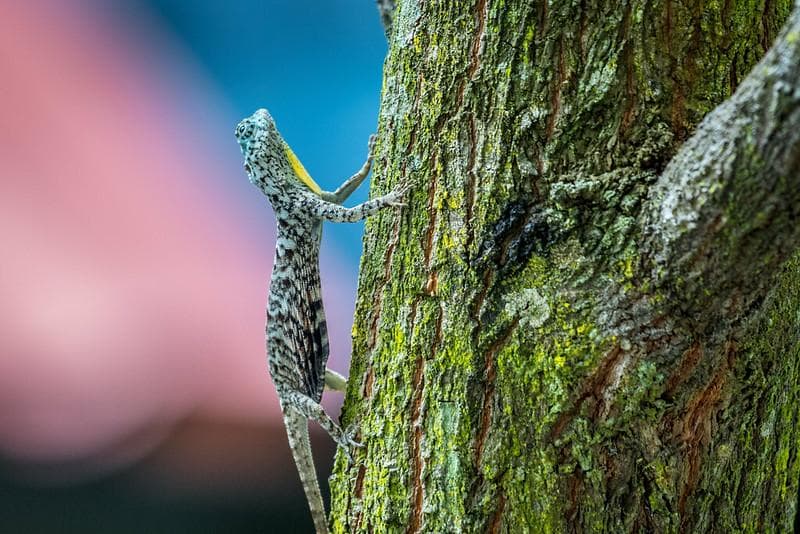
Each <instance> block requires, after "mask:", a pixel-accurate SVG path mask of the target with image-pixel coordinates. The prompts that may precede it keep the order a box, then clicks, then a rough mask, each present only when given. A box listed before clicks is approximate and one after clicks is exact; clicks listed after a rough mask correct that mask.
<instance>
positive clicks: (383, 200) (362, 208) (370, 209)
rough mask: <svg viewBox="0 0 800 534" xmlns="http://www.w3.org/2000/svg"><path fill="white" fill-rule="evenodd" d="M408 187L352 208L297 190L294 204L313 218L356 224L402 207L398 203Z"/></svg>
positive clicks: (309, 192) (402, 187) (401, 204)
mask: <svg viewBox="0 0 800 534" xmlns="http://www.w3.org/2000/svg"><path fill="white" fill-rule="evenodd" d="M408 188H409V186H408V185H407V184H406V185H403V186H401V187H399V188H397V189H395V190H394V191H392V192H391V193H387V194H385V195H383V196H380V197H378V198H373V199H372V200H368V201H366V202H363V203H361V204H358V205H356V206H353V207H352V208H345V207H344V206H340V205H339V204H335V203H333V202H328V201H326V200H324V199H322V198H320V197H319V196H317V195H315V194H314V193H312V192H311V191H307V190H301V189H298V190H296V191H295V194H296V195H297V197H296V203H297V206H298V208H299V209H302V210H305V211H306V212H308V213H310V214H311V215H313V216H315V217H319V218H320V219H325V220H326V221H331V222H356V221H360V220H362V219H365V218H367V217H369V216H370V215H373V214H375V213H377V212H378V211H380V210H382V209H384V208H387V207H390V206H392V207H402V206H403V205H404V204H403V203H402V202H401V201H400V200H401V199H402V198H403V195H404V194H405V193H406V191H407V190H408Z"/></svg>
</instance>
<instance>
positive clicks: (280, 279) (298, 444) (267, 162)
mask: <svg viewBox="0 0 800 534" xmlns="http://www.w3.org/2000/svg"><path fill="white" fill-rule="evenodd" d="M236 138H237V139H238V141H239V145H240V146H241V148H242V153H243V154H244V168H245V171H246V172H247V175H248V177H249V178H250V182H252V183H253V184H254V185H256V186H258V188H259V189H261V191H262V192H263V193H264V194H265V195H266V196H267V198H268V199H269V202H270V204H272V208H273V210H274V211H275V218H276V219H277V227H278V236H277V240H276V248H275V262H274V265H273V268H272V279H271V280H270V288H269V302H268V304H267V326H266V334H267V352H268V355H269V357H268V361H269V371H270V375H271V376H272V381H273V383H274V384H275V389H276V390H277V393H278V399H279V400H280V405H281V410H282V412H283V421H284V423H285V425H286V434H287V436H288V438H289V447H290V448H291V450H292V455H293V456H294V461H295V464H296V465H297V471H298V473H299V475H300V480H301V482H302V484H303V489H304V491H305V494H306V498H307V499H308V505H309V508H310V509H311V515H312V517H313V520H314V527H315V528H316V530H317V532H318V533H327V532H328V528H327V521H326V516H325V509H324V506H323V503H322V496H321V494H320V490H319V482H318V481H317V476H316V472H315V471H314V463H313V459H312V456H311V444H310V442H309V439H308V421H309V420H311V419H313V420H314V421H316V422H317V423H319V425H320V426H321V427H322V428H324V429H325V430H326V431H327V432H328V434H330V435H331V437H332V438H333V439H334V441H336V443H337V444H338V445H340V446H342V447H343V448H344V450H345V452H346V453H347V455H348V457H350V452H349V449H350V447H352V446H358V445H359V444H358V443H356V442H355V441H354V440H353V439H352V437H351V436H349V435H348V434H347V433H345V432H344V431H342V429H341V428H340V427H339V426H338V425H337V424H336V423H335V422H334V421H333V420H332V419H331V418H330V416H328V414H327V413H325V411H324V410H323V408H322V406H321V405H320V399H321V398H322V391H323V388H324V387H327V388H328V389H334V390H338V391H344V389H345V384H346V382H345V379H344V377H342V376H341V375H339V374H337V373H335V372H334V371H331V370H329V369H326V367H325V365H326V362H327V360H328V332H327V325H326V323H325V312H324V310H323V307H322V295H321V286H320V276H319V246H320V240H321V238H322V221H325V220H327V221H334V222H355V221H359V220H361V219H364V218H365V217H368V216H370V215H372V214H374V213H376V212H377V211H379V210H381V209H383V208H386V207H392V206H394V207H400V206H402V205H403V204H402V203H401V199H402V197H403V195H404V194H405V192H406V190H407V189H408V187H407V186H406V185H404V186H401V187H399V188H397V189H395V190H394V191H392V192H391V193H388V194H386V195H383V196H380V197H378V198H374V199H372V200H369V201H367V202H364V203H362V204H359V205H357V206H354V207H352V208H345V207H343V206H342V205H341V204H342V202H344V201H345V200H346V199H347V197H349V196H350V194H351V193H352V192H353V191H354V190H355V189H356V188H357V187H358V186H359V185H361V183H362V182H363V181H364V179H365V178H366V177H367V174H369V169H370V166H371V164H372V150H373V147H374V140H375V138H374V136H372V137H371V138H370V143H369V156H368V157H367V161H366V162H365V163H364V165H363V166H362V167H361V169H360V170H359V171H358V172H357V173H356V174H354V175H353V176H352V177H350V178H349V179H347V180H346V181H345V182H344V183H343V184H342V185H341V186H340V187H339V188H338V189H337V190H336V191H334V192H328V191H323V190H322V189H321V188H320V187H319V185H317V184H316V182H314V180H312V179H311V176H309V174H308V172H306V170H305V169H304V168H303V165H302V164H301V163H300V160H298V159H297V156H295V155H294V152H292V150H291V148H289V145H288V144H287V143H286V141H284V139H283V137H281V135H280V133H278V130H277V128H276V127H275V121H274V120H273V119H272V117H271V116H270V114H269V113H268V112H267V110H265V109H259V110H258V111H256V112H255V113H254V114H253V115H252V116H250V117H248V118H246V119H244V120H243V121H241V122H240V123H239V124H238V126H237V127H236Z"/></svg>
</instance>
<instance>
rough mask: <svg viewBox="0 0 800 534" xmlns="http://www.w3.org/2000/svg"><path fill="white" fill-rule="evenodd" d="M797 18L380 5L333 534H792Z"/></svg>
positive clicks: (677, 8)
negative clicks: (373, 138)
mask: <svg viewBox="0 0 800 534" xmlns="http://www.w3.org/2000/svg"><path fill="white" fill-rule="evenodd" d="M790 10H791V5H790V2H789V1H788V0H765V1H764V2H755V1H736V0H726V1H724V2H707V1H702V0H685V1H684V2H673V1H664V0H651V1H646V2H607V3H597V2H592V1H589V0H580V1H578V0H574V1H572V2H546V1H542V0H534V1H532V0H477V1H476V2H473V1H470V2H449V3H446V2H431V1H425V2H423V1H422V0H401V1H400V2H399V5H398V7H397V12H396V13H394V17H393V19H392V20H393V22H392V26H391V36H390V51H389V55H388V58H387V60H386V64H385V77H384V86H383V101H382V104H381V112H380V130H379V145H378V149H377V157H376V160H375V168H374V170H375V177H374V178H373V182H372V183H373V193H374V194H377V193H380V192H387V191H389V190H390V189H391V188H392V187H393V185H394V184H397V183H399V182H403V181H410V182H411V183H413V187H412V189H411V191H410V193H409V195H408V199H407V206H406V207H405V208H404V209H403V210H402V211H398V212H395V213H391V212H387V213H384V214H382V215H379V216H377V217H375V218H373V219H372V220H371V221H369V222H368V223H367V231H366V236H365V244H364V256H363V260H362V265H361V276H360V282H359V296H358V304H357V310H356V320H355V325H354V327H353V361H352V368H351V373H350V377H351V379H350V385H349V389H348V392H347V397H346V402H345V409H344V413H343V424H344V425H345V426H348V427H354V428H356V429H357V434H356V439H357V441H359V442H362V443H363V444H364V447H363V448H360V449H358V450H356V451H355V453H354V457H355V463H354V464H353V465H348V464H347V461H346V458H345V457H344V456H343V455H342V454H339V456H338V457H337V463H336V467H335V472H334V475H333V477H332V478H331V489H332V495H333V503H332V522H333V527H334V530H335V531H336V532H340V533H344V532H433V533H444V532H512V533H520V532H569V531H577V532H603V531H605V532H629V531H633V532H678V531H685V532H734V531H747V532H763V531H783V532H787V531H791V529H792V525H793V521H794V516H795V512H796V506H797V499H798V479H800V458H799V457H798V449H799V448H800V433H798V431H797V426H798V424H797V422H798V415H799V412H800V333H798V332H800V256H798V254H797V250H798V245H799V244H800V178H799V177H798V176H800V15H798V14H797V13H795V14H794V15H792V16H791V17H789V14H790ZM787 20H788V22H787V24H786V30H785V31H784V32H783V33H782V34H781V35H780V36H778V34H779V31H780V28H781V26H782V25H783V24H784V22H786V21H787ZM776 37H777V38H778V41H777V43H778V44H776V47H775V48H774V49H773V50H772V51H771V52H770V53H769V54H767V55H766V57H764V59H763V61H762V62H761V63H759V64H758V66H757V67H755V68H754V66H755V65H756V63H757V62H758V61H759V60H760V59H761V58H762V56H764V54H765V52H766V50H767V49H768V48H769V47H770V46H771V44H772V42H773V40H774V39H775V38H776ZM751 69H752V72H751ZM748 73H750V74H748ZM723 102H724V103H723ZM720 104H721V105H720ZM718 106H719V107H718ZM715 108H716V109H715ZM704 117H706V118H705V120H703V122H702V124H701V123H700V121H701V120H702V119H703V118H704Z"/></svg>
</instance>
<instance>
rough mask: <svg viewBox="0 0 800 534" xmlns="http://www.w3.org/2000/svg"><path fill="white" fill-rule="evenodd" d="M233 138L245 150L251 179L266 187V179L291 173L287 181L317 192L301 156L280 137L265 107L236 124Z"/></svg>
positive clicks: (262, 187)
mask: <svg viewBox="0 0 800 534" xmlns="http://www.w3.org/2000/svg"><path fill="white" fill-rule="evenodd" d="M236 139H237V140H238V141H239V146H240V147H241V148H242V154H244V169H245V171H247V176H248V177H249V178H250V182H252V183H253V184H255V185H257V186H258V187H260V188H261V189H262V190H264V191H266V189H265V188H267V187H268V186H274V185H275V184H274V183H272V184H267V180H276V179H280V177H284V178H286V177H291V178H290V179H289V181H290V182H292V183H295V184H297V186H299V187H307V188H308V189H310V190H311V191H313V192H314V193H316V194H320V193H321V189H320V187H319V185H317V183H316V182H314V180H312V179H311V176H309V174H308V172H307V171H306V170H305V169H304V168H303V165H302V164H301V163H300V160H299V159H297V156H295V155H294V152H292V149H291V148H289V145H287V144H286V141H284V140H283V137H281V134H279V133H278V129H277V128H276V127H275V121H274V120H273V119H272V117H271V116H270V114H269V112H268V111H267V110H266V109H259V110H258V111H256V112H255V113H253V114H252V115H251V116H250V117H247V118H246V119H244V120H243V121H242V122H240V123H239V124H238V125H237V126H236Z"/></svg>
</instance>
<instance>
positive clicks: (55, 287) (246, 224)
mask: <svg viewBox="0 0 800 534" xmlns="http://www.w3.org/2000/svg"><path fill="white" fill-rule="evenodd" d="M89 5H90V4H69V3H66V2H50V3H46V4H45V3H37V2H31V3H27V2H4V3H0V73H2V74H1V75H0V76H1V78H0V125H1V126H2V128H0V246H1V247H2V259H1V260H0V339H1V340H2V341H0V349H1V351H2V352H0V457H1V458H2V459H3V464H4V465H5V468H6V472H7V478H8V477H10V480H12V485H13V484H16V483H17V482H19V481H20V480H23V481H26V482H25V484H28V485H29V486H31V485H32V487H36V485H37V484H38V485H41V484H45V485H59V484H60V485H64V484H80V483H83V482H82V481H85V480H87V479H92V478H96V477H103V476H107V475H109V474H113V473H115V472H118V471H120V470H125V469H134V471H133V472H134V474H135V476H133V478H132V480H135V481H136V482H135V484H141V485H144V486H147V487H155V488H160V489H158V490H157V491H167V490H165V489H164V488H172V489H171V490H170V491H179V489H180V488H184V489H185V488H189V490H187V491H189V492H190V493H191V492H200V493H204V492H206V493H208V492H210V493H214V494H216V493H220V492H222V493H225V492H233V494H239V493H242V492H245V493H246V492H248V491H251V490H252V491H253V492H254V493H258V492H262V491H266V490H265V489H264V486H268V485H274V486H276V487H277V488H278V489H280V488H281V487H282V485H284V484H290V485H291V487H292V491H295V492H296V491H298V489H299V483H297V482H296V480H295V478H296V475H295V474H294V470H293V467H292V465H291V463H290V462H291V460H290V456H289V453H288V448H287V446H286V441H285V437H284V433H283V429H282V426H281V425H280V421H279V411H278V404H277V400H276V398H275V394H274V389H273V387H272V384H271V382H270V380H269V378H268V375H267V371H266V363H265V362H266V359H265V354H264V336H263V327H264V306H265V299H266V292H267V283H268V276H269V270H270V266H271V261H272V254H273V250H272V249H273V244H274V242H273V239H274V228H273V224H272V214H271V211H270V210H269V208H268V205H267V203H266V201H265V199H263V197H261V195H260V193H259V192H258V191H256V190H255V189H253V188H252V186H250V185H249V184H248V183H247V179H246V177H245V175H244V172H243V171H242V168H241V157H240V154H239V149H238V146H237V144H236V142H235V139H234V137H233V128H234V126H235V124H236V121H237V120H238V119H239V118H241V117H238V116H236V111H234V110H232V109H231V106H230V104H228V103H227V102H226V100H225V99H224V98H223V97H222V96H221V95H220V94H219V92H218V91H217V90H216V89H215V85H214V83H213V82H212V81H210V80H209V79H208V77H207V76H206V75H205V74H204V72H203V68H202V67H200V66H198V65H197V64H196V63H194V62H193V60H192V59H191V57H190V54H187V53H186V52H185V50H182V48H181V45H180V43H178V42H177V41H175V40H174V39H171V38H170V36H169V35H168V34H167V33H166V32H164V31H162V30H161V29H160V28H159V26H158V24H157V22H155V21H154V20H147V19H145V20H138V21H137V23H136V27H135V28H134V27H121V26H120V25H118V24H117V25H114V24H110V23H109V22H108V20H106V19H104V18H103V15H102V14H100V15H97V14H94V13H92V12H91V10H89V9H88V6H89ZM370 7H371V6H370ZM376 24H377V16H376ZM141 35H146V36H147V39H142V38H141ZM211 125H213V127H211ZM359 148H360V147H359ZM348 170H349V169H342V174H343V175H344V174H345V173H346V172H347V171H348ZM326 250H328V252H325V254H324V257H323V263H324V268H323V276H324V280H325V282H326V285H325V300H326V305H327V307H328V309H329V322H330V330H331V339H332V351H331V354H332V360H331V364H332V366H333V367H334V368H336V369H338V370H339V371H340V372H343V373H346V372H347V364H348V356H349V340H350V336H349V328H350V322H349V321H350V318H351V317H352V301H353V298H354V296H353V292H354V289H353V281H352V280H353V279H354V276H353V275H351V277H350V278H342V279H341V280H338V279H337V277H338V274H337V273H338V272H341V271H342V270H343V267H342V265H343V262H342V261H341V260H339V259H338V258H337V257H336V256H335V253H331V252H330V248H327V249H326ZM350 268H351V267H350V266H347V267H346V269H350ZM331 303H335V304H331ZM332 311H333V312H334V313H331V312H332ZM338 402H340V399H338V398H333V399H332V400H326V403H328V404H327V407H328V409H329V410H332V411H333V412H334V413H337V405H338ZM315 448H317V449H318V450H317V452H318V453H319V454H320V455H326V456H327V457H328V459H327V460H322V461H323V462H325V461H328V462H330V456H331V455H332V452H333V447H332V445H331V444H330V443H328V441H327V438H322V437H319V436H318V438H317V439H316V440H315ZM8 473H10V474H8ZM176 488H178V489H177V490H176ZM301 505H302V506H304V502H303V503H301ZM302 506H301V508H300V510H301V511H302V510H303V508H302ZM1 525H2V522H0V526H1Z"/></svg>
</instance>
